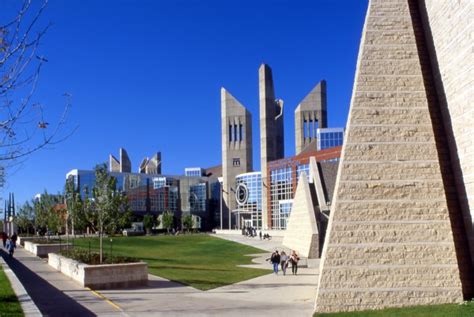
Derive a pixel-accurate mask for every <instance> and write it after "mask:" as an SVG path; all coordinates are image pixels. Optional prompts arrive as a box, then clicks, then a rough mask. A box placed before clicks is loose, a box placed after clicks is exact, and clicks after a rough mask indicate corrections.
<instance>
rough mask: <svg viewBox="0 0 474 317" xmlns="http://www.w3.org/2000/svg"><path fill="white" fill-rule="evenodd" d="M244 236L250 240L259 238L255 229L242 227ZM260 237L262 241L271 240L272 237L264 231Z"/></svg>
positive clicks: (260, 232)
mask: <svg viewBox="0 0 474 317" xmlns="http://www.w3.org/2000/svg"><path fill="white" fill-rule="evenodd" d="M242 235H243V236H246V237H250V238H255V237H256V236H257V229H255V228H254V227H245V226H244V227H242ZM258 236H259V237H260V240H262V239H263V240H265V239H268V240H270V239H271V238H272V237H271V236H270V235H269V234H268V233H263V232H262V230H260V231H259V232H258Z"/></svg>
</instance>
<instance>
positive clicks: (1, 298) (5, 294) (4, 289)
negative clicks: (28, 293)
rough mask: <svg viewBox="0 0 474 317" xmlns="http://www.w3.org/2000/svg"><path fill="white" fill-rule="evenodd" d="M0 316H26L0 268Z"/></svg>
mask: <svg viewBox="0 0 474 317" xmlns="http://www.w3.org/2000/svg"><path fill="white" fill-rule="evenodd" d="M0 316H14V317H17V316H24V315H23V310H22V309H21V306H20V303H19V302H18V298H17V297H16V295H15V292H13V289H12V287H11V285H10V281H9V280H8V278H7V276H6V275H5V272H3V269H2V267H1V266H0Z"/></svg>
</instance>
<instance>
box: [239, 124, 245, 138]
mask: <svg viewBox="0 0 474 317" xmlns="http://www.w3.org/2000/svg"><path fill="white" fill-rule="evenodd" d="M243 132H244V129H243V127H242V123H241V124H239V137H240V139H239V141H243V140H244V134H243Z"/></svg>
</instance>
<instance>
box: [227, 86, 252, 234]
mask: <svg viewBox="0 0 474 317" xmlns="http://www.w3.org/2000/svg"><path fill="white" fill-rule="evenodd" d="M221 122H222V133H221V134H222V176H223V185H222V186H223V193H222V197H223V201H224V203H223V220H224V221H223V225H224V228H228V227H229V218H228V216H229V210H230V211H232V210H234V209H236V208H237V203H236V201H235V195H234V188H233V187H234V183H235V176H237V175H238V174H242V173H247V172H251V171H252V168H253V166H252V115H251V114H250V112H249V111H248V110H247V109H246V108H245V107H244V106H242V104H241V103H240V102H239V101H238V100H237V99H235V98H234V97H233V96H232V95H231V94H230V93H229V92H228V91H227V90H225V88H222V89H221Z"/></svg>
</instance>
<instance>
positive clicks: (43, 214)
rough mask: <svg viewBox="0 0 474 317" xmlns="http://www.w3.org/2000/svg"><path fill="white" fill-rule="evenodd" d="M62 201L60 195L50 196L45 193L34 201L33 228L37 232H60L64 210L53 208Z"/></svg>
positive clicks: (63, 221) (63, 219)
mask: <svg viewBox="0 0 474 317" xmlns="http://www.w3.org/2000/svg"><path fill="white" fill-rule="evenodd" d="M62 201H63V197H62V195H50V194H48V192H47V191H45V192H44V193H43V194H41V198H40V199H36V200H35V201H34V210H35V228H36V230H37V231H43V232H44V231H45V230H51V231H55V232H60V231H61V228H62V226H64V224H65V217H64V209H63V208H62V209H61V208H57V209H54V208H55V207H56V206H58V205H59V204H61V203H62Z"/></svg>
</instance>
